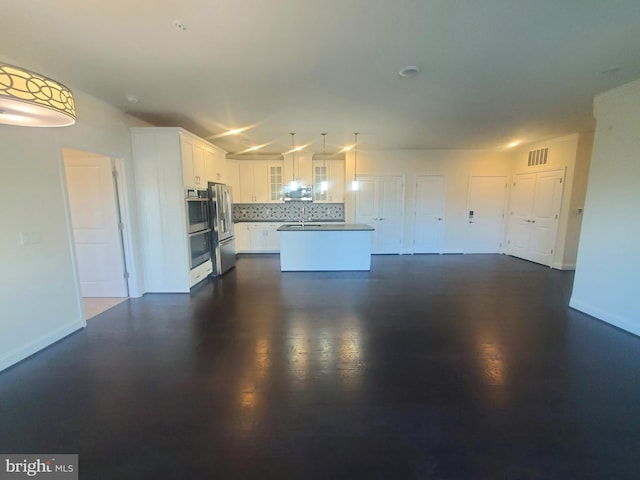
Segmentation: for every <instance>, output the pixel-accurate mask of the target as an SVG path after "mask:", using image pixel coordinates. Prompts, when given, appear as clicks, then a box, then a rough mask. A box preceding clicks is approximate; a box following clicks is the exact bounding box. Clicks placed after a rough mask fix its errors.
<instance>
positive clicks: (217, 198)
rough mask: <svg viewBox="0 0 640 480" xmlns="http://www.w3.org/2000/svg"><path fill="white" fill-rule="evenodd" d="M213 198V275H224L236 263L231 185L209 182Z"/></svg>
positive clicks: (210, 196)
mask: <svg viewBox="0 0 640 480" xmlns="http://www.w3.org/2000/svg"><path fill="white" fill-rule="evenodd" d="M209 198H210V199H211V215H210V216H209V218H210V219H211V220H210V222H211V262H212V263H213V273H212V275H214V276H218V275H222V274H223V273H224V272H226V271H227V270H229V269H231V268H233V267H234V266H235V264H236V239H235V237H234V234H233V199H232V196H231V187H230V186H228V185H225V184H223V183H209Z"/></svg>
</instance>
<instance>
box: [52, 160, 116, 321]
mask: <svg viewBox="0 0 640 480" xmlns="http://www.w3.org/2000/svg"><path fill="white" fill-rule="evenodd" d="M63 157H64V171H65V177H66V185H67V198H68V201H69V211H70V215H71V224H72V230H73V242H74V251H75V256H76V265H77V270H78V277H79V284H80V292H81V296H82V303H83V307H84V308H83V312H84V317H85V320H87V319H89V318H93V317H95V316H96V315H98V314H100V313H102V312H104V311H106V310H108V309H109V308H112V307H114V306H115V305H117V304H119V303H122V302H124V301H125V300H126V299H127V298H128V297H129V285H128V281H127V279H128V278H129V275H128V273H127V268H126V265H127V261H126V256H125V248H124V245H125V244H124V238H123V230H124V223H123V221H122V212H121V193H122V191H121V190H122V189H121V188H119V185H118V170H117V165H116V161H115V160H114V159H112V158H111V157H108V156H105V155H100V154H96V153H91V152H84V151H80V150H73V149H69V148H65V149H63Z"/></svg>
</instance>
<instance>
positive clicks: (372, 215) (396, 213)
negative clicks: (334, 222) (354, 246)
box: [356, 176, 404, 254]
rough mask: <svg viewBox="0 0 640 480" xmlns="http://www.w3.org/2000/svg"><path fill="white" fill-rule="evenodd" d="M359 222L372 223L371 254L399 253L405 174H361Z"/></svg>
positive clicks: (357, 219) (359, 179) (357, 218)
mask: <svg viewBox="0 0 640 480" xmlns="http://www.w3.org/2000/svg"><path fill="white" fill-rule="evenodd" d="M358 182H359V184H360V187H359V189H358V191H357V194H356V222H357V223H365V224H368V225H371V226H372V227H373V228H374V231H373V234H372V236H371V253H378V254H383V253H389V254H398V253H400V250H401V248H402V224H403V221H402V220H403V199H404V182H403V179H402V177H395V176H394V177H358Z"/></svg>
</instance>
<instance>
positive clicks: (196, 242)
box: [185, 189, 211, 269]
mask: <svg viewBox="0 0 640 480" xmlns="http://www.w3.org/2000/svg"><path fill="white" fill-rule="evenodd" d="M185 197H186V198H185V200H186V204H187V232H188V234H189V256H190V261H191V268H192V269H193V268H195V267H197V266H198V265H201V264H203V263H204V262H206V261H207V260H209V259H210V258H211V227H210V225H209V218H210V215H209V208H210V207H209V192H208V191H207V190H194V189H188V190H187V191H186V195H185Z"/></svg>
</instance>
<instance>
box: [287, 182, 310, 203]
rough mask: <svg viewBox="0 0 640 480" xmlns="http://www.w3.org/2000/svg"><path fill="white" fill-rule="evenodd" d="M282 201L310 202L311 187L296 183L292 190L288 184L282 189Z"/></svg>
mask: <svg viewBox="0 0 640 480" xmlns="http://www.w3.org/2000/svg"><path fill="white" fill-rule="evenodd" d="M284 201H285V202H291V201H298V202H312V201H313V189H312V188H311V185H298V188H296V189H295V190H292V189H291V187H290V186H289V185H287V186H286V187H285V190H284Z"/></svg>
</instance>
